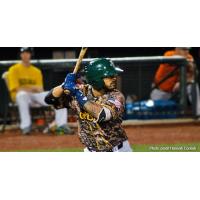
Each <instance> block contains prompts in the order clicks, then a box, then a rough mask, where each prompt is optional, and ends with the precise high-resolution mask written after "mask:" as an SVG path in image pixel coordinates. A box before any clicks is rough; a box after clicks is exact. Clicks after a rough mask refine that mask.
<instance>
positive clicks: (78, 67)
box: [64, 47, 88, 94]
mask: <svg viewBox="0 0 200 200" xmlns="http://www.w3.org/2000/svg"><path fill="white" fill-rule="evenodd" d="M87 49H88V48H87V47H82V49H81V51H80V54H79V57H78V60H77V62H76V65H75V67H74V71H73V73H74V74H77V73H78V71H79V69H80V67H81V63H82V61H83V58H84V56H85V54H86V52H87ZM64 92H65V94H70V91H69V90H65V91H64Z"/></svg>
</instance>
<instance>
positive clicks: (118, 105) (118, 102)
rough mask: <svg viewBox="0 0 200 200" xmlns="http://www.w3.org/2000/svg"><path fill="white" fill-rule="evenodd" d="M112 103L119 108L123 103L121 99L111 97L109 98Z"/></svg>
mask: <svg viewBox="0 0 200 200" xmlns="http://www.w3.org/2000/svg"><path fill="white" fill-rule="evenodd" d="M108 101H109V102H110V103H112V104H114V105H115V106H116V107H117V108H118V109H120V108H121V106H122V104H121V102H120V101H118V100H117V99H109V100H108Z"/></svg>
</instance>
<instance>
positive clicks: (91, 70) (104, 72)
mask: <svg viewBox="0 0 200 200" xmlns="http://www.w3.org/2000/svg"><path fill="white" fill-rule="evenodd" d="M119 72H123V70H122V69H120V68H119V67H115V65H114V63H113V62H112V61H111V60H109V59H106V58H97V59H94V60H93V61H91V62H90V63H89V65H87V66H86V67H85V76H86V80H87V82H88V84H90V85H92V86H93V87H94V88H95V89H102V88H104V81H103V79H104V78H107V77H112V76H117V75H118V73H119Z"/></svg>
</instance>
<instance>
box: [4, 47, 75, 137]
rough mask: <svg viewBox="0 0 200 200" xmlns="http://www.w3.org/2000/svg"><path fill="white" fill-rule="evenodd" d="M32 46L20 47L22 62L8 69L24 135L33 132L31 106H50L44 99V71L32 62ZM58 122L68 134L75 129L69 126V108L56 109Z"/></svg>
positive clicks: (9, 81)
mask: <svg viewBox="0 0 200 200" xmlns="http://www.w3.org/2000/svg"><path fill="white" fill-rule="evenodd" d="M31 56H32V48H30V47H22V48H21V49H20V58H21V62H20V63H17V64H15V65H13V66H11V67H10V69H9V71H8V77H7V80H8V87H9V91H10V96H11V98H12V101H13V102H15V103H16V104H17V106H18V108H19V114H20V128H21V130H22V133H23V134H24V135H27V134H29V133H30V132H31V124H32V122H31V115H30V109H29V108H30V107H31V106H32V107H33V106H36V105H37V106H48V105H47V104H46V103H45V101H44V99H45V96H46V95H47V93H48V92H45V91H44V90H43V77H42V72H41V71H40V70H39V69H38V68H36V67H35V66H33V65H32V64H31ZM55 114H56V119H55V120H56V124H57V127H58V128H57V129H58V131H59V132H61V130H62V131H63V132H64V133H66V134H68V133H69V134H71V133H72V132H73V131H72V130H71V129H70V128H69V127H68V126H67V110H66V109H61V110H56V111H55Z"/></svg>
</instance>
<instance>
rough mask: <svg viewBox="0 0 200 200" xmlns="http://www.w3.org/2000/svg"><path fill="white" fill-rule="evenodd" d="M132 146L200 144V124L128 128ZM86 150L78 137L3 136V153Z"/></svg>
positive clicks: (8, 133)
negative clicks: (68, 149)
mask: <svg viewBox="0 0 200 200" xmlns="http://www.w3.org/2000/svg"><path fill="white" fill-rule="evenodd" d="M125 130H126V132H127V135H128V137H129V141H130V143H131V144H175V143H193V142H194V143H200V124H194V123H193V124H179V125H178V124H177V125H175V124H173V125H169V124H168V125H149V126H129V127H126V128H125ZM76 147H83V146H82V144H81V143H80V141H79V139H78V136H77V135H73V136H53V135H44V134H42V133H33V134H32V135H30V136H22V135H21V134H20V131H19V130H13V131H6V132H5V133H4V134H1V135H0V151H16V150H36V149H61V148H76Z"/></svg>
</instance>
